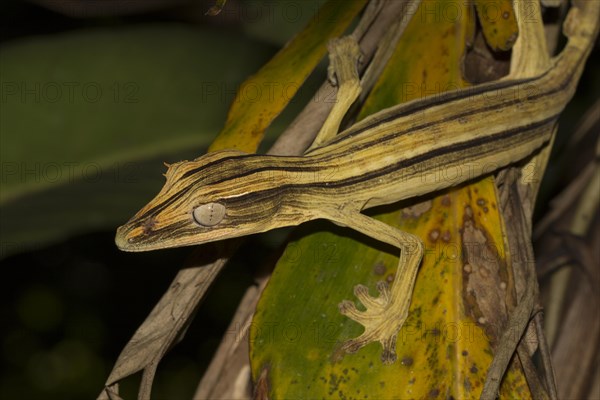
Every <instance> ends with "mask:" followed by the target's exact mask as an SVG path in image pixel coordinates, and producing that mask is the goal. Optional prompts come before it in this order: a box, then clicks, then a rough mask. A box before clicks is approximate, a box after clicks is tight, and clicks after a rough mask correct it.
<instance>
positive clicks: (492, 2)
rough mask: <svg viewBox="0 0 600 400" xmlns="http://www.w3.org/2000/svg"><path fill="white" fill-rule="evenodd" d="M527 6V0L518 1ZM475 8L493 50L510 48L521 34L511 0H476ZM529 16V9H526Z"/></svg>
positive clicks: (484, 34) (521, 5) (522, 5)
mask: <svg viewBox="0 0 600 400" xmlns="http://www.w3.org/2000/svg"><path fill="white" fill-rule="evenodd" d="M517 4H519V6H520V7H525V8H527V2H517ZM475 8H476V9H477V15H478V16H479V22H480V23H481V29H482V30H483V36H484V37H485V40H486V42H487V43H488V45H490V47H491V48H492V49H493V50H503V51H506V50H510V49H511V48H512V46H513V44H514V43H515V41H516V40H517V37H518V36H519V28H518V26H517V20H516V18H515V10H514V9H513V5H512V1H511V0H475ZM524 11H525V13H524V18H527V10H524Z"/></svg>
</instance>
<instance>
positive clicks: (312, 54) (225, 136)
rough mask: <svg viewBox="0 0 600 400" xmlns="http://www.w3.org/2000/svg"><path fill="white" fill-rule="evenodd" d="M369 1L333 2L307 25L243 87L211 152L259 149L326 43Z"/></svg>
mask: <svg viewBox="0 0 600 400" xmlns="http://www.w3.org/2000/svg"><path fill="white" fill-rule="evenodd" d="M365 3H366V0H347V1H341V0H329V1H328V2H327V3H326V4H325V5H323V7H321V9H319V11H318V12H317V14H316V15H315V16H314V17H313V19H312V20H311V21H310V22H309V23H308V25H307V26H306V27H305V28H304V30H302V31H301V32H300V33H298V34H297V35H296V36H295V37H294V38H293V39H292V40H291V41H290V42H289V43H288V44H287V45H286V46H285V47H284V48H283V49H281V50H280V51H279V52H278V53H277V54H276V55H275V56H274V57H273V58H272V59H271V60H270V61H269V62H267V64H265V65H264V66H263V67H262V68H261V69H260V70H259V71H258V72H257V73H256V74H255V75H254V76H251V77H250V78H248V79H247V80H246V81H245V82H244V83H242V85H241V86H240V87H239V89H238V91H237V94H236V96H235V98H234V100H233V103H232V104H231V108H230V109H229V114H228V115H227V121H226V122H225V127H224V128H223V130H222V131H221V132H220V133H219V135H218V136H217V138H216V139H215V140H214V142H213V143H212V144H211V146H210V148H209V151H215V150H222V149H238V150H242V151H247V152H254V151H256V149H257V148H258V145H259V144H260V142H261V140H262V138H263V136H264V132H265V129H267V127H268V126H269V125H270V124H271V122H272V121H273V120H274V119H275V117H277V116H278V115H279V113H280V112H281V111H282V110H283V109H284V108H285V106H286V105H287V104H288V103H289V102H290V100H291V99H292V98H293V97H294V95H295V94H296V92H297V91H298V89H299V88H300V86H301V85H302V84H303V83H304V81H305V79H306V78H307V77H308V75H309V74H310V73H311V72H312V70H313V69H314V68H315V67H316V65H317V64H318V62H319V61H320V60H321V59H322V58H323V56H324V55H325V53H326V51H327V47H326V46H327V41H328V40H329V39H330V38H334V37H337V36H340V35H341V34H342V33H343V32H344V31H345V30H346V28H347V27H348V25H349V24H350V22H352V20H353V19H354V18H355V17H356V15H357V14H358V12H359V11H360V10H361V9H362V8H363V6H364V5H365Z"/></svg>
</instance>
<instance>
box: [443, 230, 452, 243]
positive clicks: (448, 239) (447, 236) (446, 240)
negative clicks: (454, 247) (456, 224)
mask: <svg viewBox="0 0 600 400" xmlns="http://www.w3.org/2000/svg"><path fill="white" fill-rule="evenodd" d="M451 237H452V236H451V235H450V231H449V230H446V232H444V234H443V235H442V241H444V242H446V243H449V242H450V238H451Z"/></svg>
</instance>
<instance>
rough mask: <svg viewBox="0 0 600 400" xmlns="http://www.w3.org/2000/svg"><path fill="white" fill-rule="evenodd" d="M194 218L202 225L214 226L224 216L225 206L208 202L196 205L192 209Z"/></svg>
mask: <svg viewBox="0 0 600 400" xmlns="http://www.w3.org/2000/svg"><path fill="white" fill-rule="evenodd" d="M192 214H193V216H194V220H195V221H196V222H197V223H198V224H200V225H202V226H214V225H217V224H218V223H219V222H221V221H222V220H223V217H225V206H224V205H223V204H219V203H208V204H203V205H201V206H199V207H196V208H195V209H194V211H193V213H192Z"/></svg>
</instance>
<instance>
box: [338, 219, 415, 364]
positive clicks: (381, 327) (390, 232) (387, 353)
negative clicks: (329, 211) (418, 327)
mask: <svg viewBox="0 0 600 400" xmlns="http://www.w3.org/2000/svg"><path fill="white" fill-rule="evenodd" d="M331 219H332V220H334V221H335V222H337V223H341V224H343V225H345V226H348V227H349V228H352V229H354V230H356V231H358V232H361V233H364V234H365V235H368V236H369V237H372V238H374V239H377V240H380V241H382V242H384V243H388V244H391V245H393V246H395V247H398V248H399V249H400V260H399V262H398V270H397V271H396V276H395V278H394V282H393V284H392V286H391V288H388V285H387V283H385V282H378V283H377V290H378V291H379V296H377V297H372V296H371V295H369V290H368V288H367V287H366V286H364V285H356V286H355V287H354V294H355V296H356V297H357V298H358V300H360V302H361V303H362V304H363V306H365V308H366V310H365V311H360V310H358V309H357V308H356V306H355V305H354V303H353V302H351V301H348V300H344V301H342V302H341V303H340V305H339V310H340V312H341V313H342V314H343V315H345V316H347V317H348V318H350V319H352V320H354V321H356V322H358V323H359V324H361V325H362V326H364V328H365V330H364V332H363V333H362V334H361V335H360V336H358V337H357V338H354V339H350V340H347V341H346V342H345V343H344V344H343V345H342V347H341V351H343V352H345V353H354V352H356V351H357V350H359V349H360V348H362V347H364V346H366V345H367V344H369V343H371V342H379V343H381V346H382V347H383V352H382V354H381V361H382V362H383V363H384V364H392V363H393V362H394V361H396V338H397V335H398V332H399V331H400V329H401V328H402V325H403V324H404V321H405V320H406V317H407V316H408V308H409V306H410V299H411V297H412V291H413V287H414V284H415V280H416V277H417V271H418V269H419V265H420V263H421V259H422V257H423V249H424V246H423V242H422V241H421V240H420V239H419V238H418V237H416V236H414V235H411V234H409V233H407V232H403V231H401V230H399V229H396V228H393V227H391V226H390V225H387V224H385V223H383V222H381V221H378V220H376V219H373V218H370V217H368V216H366V215H364V214H358V215H349V216H345V215H337V216H336V217H334V218H331Z"/></svg>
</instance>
